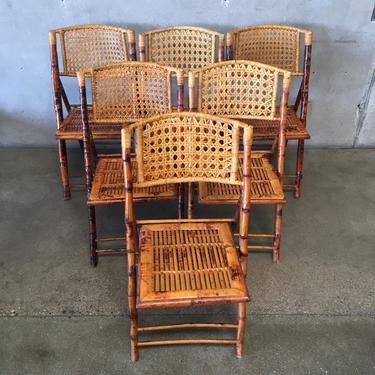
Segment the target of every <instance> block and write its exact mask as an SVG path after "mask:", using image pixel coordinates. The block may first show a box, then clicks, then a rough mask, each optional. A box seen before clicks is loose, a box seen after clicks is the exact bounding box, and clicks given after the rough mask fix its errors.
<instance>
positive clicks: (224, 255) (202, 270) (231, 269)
mask: <svg viewBox="0 0 375 375" xmlns="http://www.w3.org/2000/svg"><path fill="white" fill-rule="evenodd" d="M140 244H141V249H140V260H139V262H140V267H139V269H140V272H139V279H140V283H139V285H140V288H139V289H140V292H139V301H138V303H140V304H141V305H142V303H147V302H151V301H153V302H155V300H156V301H157V300H159V301H163V302H164V303H168V300H175V299H185V298H191V299H196V298H199V297H206V298H209V297H212V298H220V297H229V298H230V297H240V298H245V299H246V298H247V291H246V286H245V283H244V279H243V275H242V271H241V268H240V265H239V261H238V256H237V252H236V248H235V246H234V244H233V240H232V238H231V232H230V229H229V227H228V224H227V223H225V224H223V223H208V224H206V223H205V224H203V223H184V224H176V223H174V224H163V225H160V224H159V225H158V224H154V225H145V226H142V227H141V230H140Z"/></svg>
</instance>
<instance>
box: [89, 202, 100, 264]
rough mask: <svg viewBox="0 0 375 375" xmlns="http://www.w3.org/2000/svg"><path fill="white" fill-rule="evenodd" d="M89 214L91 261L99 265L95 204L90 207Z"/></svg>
mask: <svg viewBox="0 0 375 375" xmlns="http://www.w3.org/2000/svg"><path fill="white" fill-rule="evenodd" d="M88 216H89V242H90V263H91V265H92V266H94V267H96V266H97V265H98V253H97V242H96V218H95V206H89V207H88Z"/></svg>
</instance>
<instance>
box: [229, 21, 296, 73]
mask: <svg viewBox="0 0 375 375" xmlns="http://www.w3.org/2000/svg"><path fill="white" fill-rule="evenodd" d="M299 48H300V46H299V31H298V30H295V29H288V28H277V27H269V28H267V27H257V28H253V29H247V30H242V31H238V33H237V38H236V48H235V58H236V59H241V60H252V61H258V62H261V63H263V64H268V65H273V66H276V67H277V68H280V69H285V70H289V71H290V72H292V73H298V72H299Z"/></svg>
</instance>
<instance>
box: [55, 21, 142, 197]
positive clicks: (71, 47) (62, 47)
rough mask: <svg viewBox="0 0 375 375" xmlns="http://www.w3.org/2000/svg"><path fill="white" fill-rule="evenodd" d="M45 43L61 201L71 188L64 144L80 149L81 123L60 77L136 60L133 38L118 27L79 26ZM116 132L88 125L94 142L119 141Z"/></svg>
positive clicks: (116, 128) (58, 31) (113, 127)
mask: <svg viewBox="0 0 375 375" xmlns="http://www.w3.org/2000/svg"><path fill="white" fill-rule="evenodd" d="M57 40H58V43H57ZM49 43H50V51H51V72H52V89H53V97H54V107H55V113H56V123H57V132H56V138H57V144H58V152H59V161H60V174H61V180H62V185H63V191H64V199H70V197H71V192H70V187H71V186H72V187H73V186H75V185H73V184H72V185H71V184H70V181H69V171H68V160H67V152H66V141H74V140H78V141H79V142H80V145H81V147H82V121H81V112H80V107H79V105H74V104H71V103H70V101H69V99H68V95H67V94H66V92H65V89H64V86H63V84H62V80H61V77H75V76H76V74H77V72H78V71H81V70H84V69H88V68H91V67H97V66H105V65H108V64H114V63H120V62H124V61H128V60H136V49H135V37H134V31H131V30H127V29H122V28H119V27H113V26H106V25H79V26H71V27H64V28H61V29H56V30H50V31H49ZM57 44H58V45H59V51H60V56H59V54H58V52H57V51H58V46H57ZM59 60H60V62H62V71H60V70H59ZM63 104H64V106H65V110H66V114H65V115H64V111H63ZM91 118H92V110H91V108H89V120H90V121H91ZM120 129H121V126H119V125H118V124H112V125H111V126H103V125H102V124H100V123H95V124H92V125H91V130H92V133H93V136H94V138H95V139H101V140H108V139H114V138H115V139H116V138H117V139H119V138H120ZM77 186H79V185H77Z"/></svg>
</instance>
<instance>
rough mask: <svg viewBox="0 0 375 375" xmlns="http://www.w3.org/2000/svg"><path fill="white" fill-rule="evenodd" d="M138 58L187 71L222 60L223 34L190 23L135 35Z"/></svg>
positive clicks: (186, 72)
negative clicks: (137, 43)
mask: <svg viewBox="0 0 375 375" xmlns="http://www.w3.org/2000/svg"><path fill="white" fill-rule="evenodd" d="M139 58H140V60H141V61H152V62H155V63H158V64H163V65H168V66H172V67H175V68H178V69H182V70H183V71H184V73H185V75H187V74H188V72H189V70H191V69H197V68H200V67H202V66H205V65H207V64H210V63H214V62H218V61H223V60H224V34H220V33H217V32H216V31H212V30H208V29H204V28H201V27H193V26H174V27H168V28H163V29H155V30H151V31H147V32H144V33H142V34H140V35H139Z"/></svg>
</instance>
